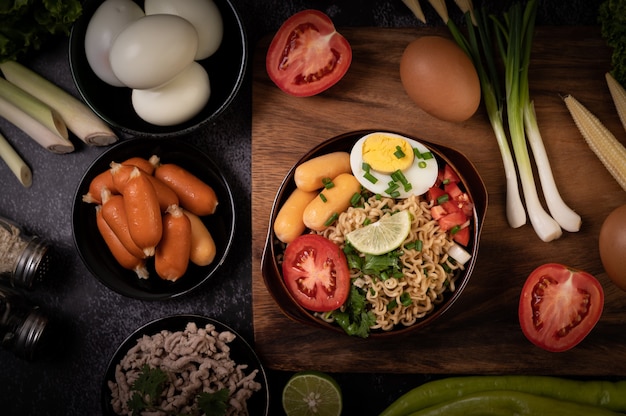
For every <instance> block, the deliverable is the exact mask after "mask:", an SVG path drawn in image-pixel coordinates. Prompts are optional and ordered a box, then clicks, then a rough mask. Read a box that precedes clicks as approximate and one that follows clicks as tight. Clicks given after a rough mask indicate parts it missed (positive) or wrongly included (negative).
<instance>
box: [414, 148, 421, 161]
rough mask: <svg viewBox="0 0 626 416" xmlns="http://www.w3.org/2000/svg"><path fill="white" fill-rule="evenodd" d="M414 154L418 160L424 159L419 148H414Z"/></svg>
mask: <svg viewBox="0 0 626 416" xmlns="http://www.w3.org/2000/svg"><path fill="white" fill-rule="evenodd" d="M413 154H414V155H415V157H416V158H418V159H422V152H420V151H419V149H418V148H417V147H414V148H413Z"/></svg>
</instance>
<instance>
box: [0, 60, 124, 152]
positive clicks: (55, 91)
mask: <svg viewBox="0 0 626 416" xmlns="http://www.w3.org/2000/svg"><path fill="white" fill-rule="evenodd" d="M0 70H2V73H3V74H4V76H5V78H6V79H7V80H8V81H9V82H11V83H13V84H14V85H16V86H18V87H19V88H21V89H23V90H24V91H26V92H28V93H30V94H31V95H33V96H35V97H37V98H38V99H40V100H41V101H43V102H44V103H46V104H48V105H49V106H50V107H51V108H54V109H55V110H56V111H57V112H58V113H59V114H60V115H61V117H62V118H63V121H64V122H65V124H66V125H67V127H68V128H69V129H70V131H71V132H72V133H74V134H75V135H76V136H77V137H78V138H79V139H81V140H82V141H83V142H85V143H87V144H90V145H94V146H107V145H110V144H113V143H115V142H117V140H118V137H117V136H116V135H115V133H114V132H113V131H112V130H111V128H110V127H109V126H108V125H107V124H106V123H105V122H104V121H103V120H102V119H101V118H100V117H98V116H97V115H96V114H95V113H94V112H93V111H92V110H91V109H90V108H89V107H87V106H86V105H85V104H84V103H83V102H82V101H80V100H78V99H76V98H75V97H74V96H72V95H70V94H69V93H67V92H66V91H64V90H63V89H61V88H60V87H58V86H57V85H55V84H53V83H51V82H50V81H48V80H47V79H45V78H43V77H42V76H41V75H39V74H37V73H36V72H34V71H32V70H30V69H28V68H26V67H25V66H23V65H22V64H20V63H18V62H16V61H6V62H3V63H0Z"/></svg>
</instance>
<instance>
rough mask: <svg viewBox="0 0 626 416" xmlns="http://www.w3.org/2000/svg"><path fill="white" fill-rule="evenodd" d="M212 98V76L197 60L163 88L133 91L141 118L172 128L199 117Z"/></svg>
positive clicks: (134, 103) (135, 107)
mask: <svg viewBox="0 0 626 416" xmlns="http://www.w3.org/2000/svg"><path fill="white" fill-rule="evenodd" d="M210 95H211V85H210V82H209V76H208V74H207V72H206V71H205V70H204V68H203V67H202V65H200V64H199V63H197V62H195V61H194V62H192V63H191V64H190V65H189V66H188V67H187V68H185V69H184V70H183V71H182V72H181V73H180V74H179V75H177V76H176V77H175V78H174V79H173V80H171V81H170V82H168V83H166V84H164V85H162V86H160V87H157V88H153V89H148V90H133V92H132V102H133V108H134V109H135V111H136V112H137V115H138V116H139V117H141V118H142V119H144V120H145V121H147V122H148V123H152V124H155V125H159V126H171V125H174V124H179V123H183V122H185V121H187V120H189V119H190V118H192V117H193V116H195V115H196V114H198V113H199V112H200V110H202V109H203V108H204V106H205V105H206V103H207V102H208V101H209V97H210Z"/></svg>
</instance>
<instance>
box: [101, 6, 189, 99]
mask: <svg viewBox="0 0 626 416" xmlns="http://www.w3.org/2000/svg"><path fill="white" fill-rule="evenodd" d="M197 50H198V32H196V29H195V28H194V27H193V25H192V24H191V23H189V21H187V20H186V19H183V18H182V17H180V16H176V15H171V14H153V15H146V16H144V17H142V18H140V19H138V20H136V21H135V22H133V23H131V24H130V25H128V26H127V27H126V28H125V29H124V30H123V31H122V32H121V33H120V34H119V35H118V36H117V38H115V40H114V41H113V45H112V46H111V52H110V56H109V57H110V60H111V68H112V69H113V72H114V73H115V76H117V78H119V79H120V81H122V82H123V83H124V84H125V85H126V86H128V87H129V88H133V89H149V88H156V87H158V86H160V85H163V84H165V83H166V82H168V81H170V80H172V79H173V78H174V77H175V76H176V75H178V74H179V73H180V72H181V71H182V70H183V69H185V68H187V66H189V64H191V63H192V62H193V60H194V57H195V55H196V52H197Z"/></svg>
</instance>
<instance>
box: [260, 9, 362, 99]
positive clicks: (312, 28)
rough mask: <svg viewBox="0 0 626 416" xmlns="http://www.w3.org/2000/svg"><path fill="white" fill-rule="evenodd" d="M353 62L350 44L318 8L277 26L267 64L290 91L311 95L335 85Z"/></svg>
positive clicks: (277, 83) (282, 86)
mask: <svg viewBox="0 0 626 416" xmlns="http://www.w3.org/2000/svg"><path fill="white" fill-rule="evenodd" d="M351 62H352V49H351V48H350V44H349V43H348V41H347V40H346V38H344V37H343V36H342V35H340V34H339V33H338V32H337V31H336V30H335V26H334V25H333V22H332V21H331V20H330V18H329V17H328V16H326V15H325V14H324V13H322V12H320V11H317V10H304V11H301V12H299V13H296V14H294V15H293V16H291V17H290V18H289V19H287V20H286V21H285V23H283V25H282V26H281V27H280V29H278V32H276V35H274V39H272V43H271V44H270V46H269V49H268V51H267V57H266V60H265V66H266V69H267V73H268V75H269V77H270V79H271V80H272V81H274V83H275V84H276V85H277V86H278V87H279V88H280V89H281V90H283V91H284V92H286V93H287V94H291V95H294V96H296V97H309V96H311V95H315V94H319V93H320V92H322V91H324V90H326V89H328V88H330V87H331V86H333V85H335V84H336V83H337V82H338V81H339V80H340V79H341V78H342V77H343V76H344V75H345V73H346V72H347V71H348V68H349V67H350V63H351Z"/></svg>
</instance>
